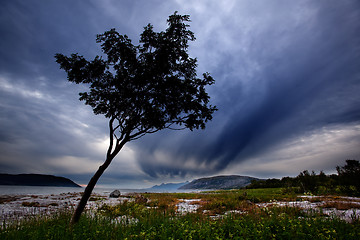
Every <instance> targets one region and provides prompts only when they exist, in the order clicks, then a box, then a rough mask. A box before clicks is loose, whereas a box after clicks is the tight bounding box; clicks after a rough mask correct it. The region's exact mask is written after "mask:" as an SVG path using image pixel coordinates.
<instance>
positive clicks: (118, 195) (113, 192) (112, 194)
mask: <svg viewBox="0 0 360 240" xmlns="http://www.w3.org/2000/svg"><path fill="white" fill-rule="evenodd" d="M120 195H121V193H120V191H119V190H114V191H112V192H111V193H110V197H111V198H118V197H120Z"/></svg>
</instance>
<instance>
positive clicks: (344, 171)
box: [336, 160, 360, 194]
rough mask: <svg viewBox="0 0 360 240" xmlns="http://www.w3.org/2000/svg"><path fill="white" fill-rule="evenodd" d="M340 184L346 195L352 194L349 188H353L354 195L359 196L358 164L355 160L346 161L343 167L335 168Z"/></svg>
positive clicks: (359, 169)
mask: <svg viewBox="0 0 360 240" xmlns="http://www.w3.org/2000/svg"><path fill="white" fill-rule="evenodd" d="M336 170H337V172H338V175H339V181H340V183H341V184H342V185H343V186H344V187H345V191H346V192H347V193H353V191H352V190H351V186H354V187H355V190H356V192H357V193H356V194H360V162H359V161H357V160H346V164H345V166H343V167H340V166H337V167H336Z"/></svg>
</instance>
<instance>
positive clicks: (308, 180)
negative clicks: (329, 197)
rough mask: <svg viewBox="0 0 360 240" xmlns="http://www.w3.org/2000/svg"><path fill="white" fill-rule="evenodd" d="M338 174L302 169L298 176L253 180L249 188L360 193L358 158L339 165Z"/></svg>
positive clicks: (324, 192) (317, 192)
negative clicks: (317, 172)
mask: <svg viewBox="0 0 360 240" xmlns="http://www.w3.org/2000/svg"><path fill="white" fill-rule="evenodd" d="M336 170H337V172H338V175H335V174H332V175H326V174H325V173H324V172H322V171H321V172H320V173H319V174H316V173H315V172H314V171H312V172H311V173H309V171H308V170H304V171H302V172H301V173H300V174H299V175H298V176H297V177H294V178H291V177H283V178H282V179H276V178H272V179H267V180H260V181H253V182H252V183H251V184H250V185H249V186H247V188H278V187H283V188H288V189H292V190H295V191H297V192H311V193H314V194H315V193H316V194H330V193H337V194H339V193H340V194H341V193H342V194H346V195H354V196H359V195H360V163H359V161H357V160H346V164H345V166H343V167H341V166H337V167H336Z"/></svg>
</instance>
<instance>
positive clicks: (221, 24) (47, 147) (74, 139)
mask: <svg viewBox="0 0 360 240" xmlns="http://www.w3.org/2000/svg"><path fill="white" fill-rule="evenodd" d="M359 5H360V4H359V2H358V1H355V0H346V1H335V0H334V1H327V2H326V3H322V2H314V1H301V2H297V3H291V4H290V3H285V2H283V1H272V2H271V3H269V2H267V1H262V2H254V1H242V2H238V1H221V2H219V1H213V2H211V3H208V4H203V3H200V2H191V3H190V2H187V3H186V4H184V3H183V2H182V1H181V0H179V1H156V2H155V3H154V2H153V1H151V2H149V1H125V0H124V1H103V2H99V1H89V2H88V3H87V4H84V3H82V2H80V1H67V0H66V1H57V2H56V1H46V2H44V1H40V0H34V1H31V2H24V1H17V0H15V1H3V3H2V8H1V9H0V33H1V36H2V38H1V39H0V46H1V48H0V151H1V152H2V156H1V157H0V172H12V173H20V172H36V173H40V172H42V173H50V174H61V175H64V176H68V177H71V178H72V179H74V180H75V181H77V182H78V183H81V184H85V183H86V182H87V180H88V179H89V178H90V176H91V175H92V173H93V172H94V171H95V170H96V168H97V167H98V165H99V164H101V162H102V160H103V158H104V155H105V152H106V147H107V146H106V145H107V134H108V130H107V123H106V119H104V118H103V117H102V116H94V115H93V114H92V111H91V108H89V107H88V106H84V105H83V103H81V102H79V101H78V96H77V93H78V92H79V91H80V90H81V89H82V86H74V85H72V84H70V83H67V82H66V75H65V73H64V72H62V71H61V70H59V68H58V66H57V64H56V63H55V61H54V54H55V53H58V52H60V53H64V54H70V53H73V52H78V53H80V54H82V55H84V56H86V57H94V56H95V55H96V54H99V53H100V52H99V46H98V45H97V44H96V43H95V36H96V34H98V33H102V32H104V31H106V30H108V29H110V28H113V27H116V28H117V29H118V30H119V31H120V32H121V33H124V34H127V35H129V36H130V38H131V39H133V41H134V43H136V42H137V41H138V36H139V34H140V32H141V31H142V29H143V26H145V25H146V24H147V23H149V22H150V23H152V24H153V25H154V26H155V29H156V30H157V31H161V30H164V29H165V28H166V21H165V20H166V18H167V16H169V15H170V14H172V13H173V12H174V11H175V10H179V12H180V13H181V14H190V15H191V18H192V20H193V22H192V23H191V27H192V30H193V31H194V32H195V34H196V37H197V41H196V42H194V43H193V44H192V45H191V46H190V51H191V55H193V56H196V57H198V62H199V73H201V72H205V71H208V72H210V73H211V74H212V76H213V77H214V78H215V80H216V84H215V85H214V86H212V87H209V89H208V90H209V92H210V95H211V97H212V103H213V104H215V105H217V106H218V108H219V111H218V112H216V113H215V115H214V119H213V121H212V122H209V123H208V124H207V129H206V130H205V131H193V132H191V131H188V130H185V131H170V130H165V131H162V132H159V133H156V134H152V135H148V136H145V137H144V138H142V139H139V140H138V141H136V142H133V143H131V144H129V145H128V146H127V148H126V149H125V150H124V151H122V152H121V153H120V155H119V156H118V157H117V159H115V160H114V162H113V164H112V167H111V168H110V169H109V170H108V171H107V172H106V173H105V174H104V176H103V178H102V180H101V184H103V185H109V184H110V185H111V184H120V185H122V186H126V184H129V185H131V186H135V185H136V182H138V184H139V185H142V184H145V185H146V184H150V185H151V183H155V182H156V183H157V181H162V180H164V179H168V180H169V181H171V179H177V180H179V181H180V180H182V179H191V178H193V177H195V176H206V175H215V174H219V173H231V174H251V175H255V176H256V175H258V176H262V177H272V176H281V175H287V174H294V172H295V173H296V172H298V171H301V170H303V169H304V168H311V167H314V168H315V170H317V169H318V170H321V169H331V168H333V167H334V166H336V164H342V161H344V160H345V159H347V158H360V152H359V150H358V148H356V146H358V144H359V143H360V135H359V132H360V129H359V125H360V115H359V112H360V111H359V110H360V109H359V106H360V98H359V94H358V92H359V90H360V84H359V83H360V67H359V66H360V65H359V63H360V34H359V33H360V24H359V22H360V6H359ZM323 143H327V145H326V144H323ZM312 146H314V147H312ZM336 146H339V147H336ZM310 159H313V161H310ZM314 159H316V160H314ZM295 166H296V167H295ZM117 180H118V181H117Z"/></svg>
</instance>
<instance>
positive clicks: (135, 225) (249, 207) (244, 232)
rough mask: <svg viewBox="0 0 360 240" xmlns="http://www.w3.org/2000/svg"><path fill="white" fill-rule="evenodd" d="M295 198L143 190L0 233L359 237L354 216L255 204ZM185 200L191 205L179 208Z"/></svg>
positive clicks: (264, 192) (262, 192) (251, 192)
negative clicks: (76, 215)
mask: <svg viewBox="0 0 360 240" xmlns="http://www.w3.org/2000/svg"><path fill="white" fill-rule="evenodd" d="M297 198H298V197H297V196H296V195H295V194H294V193H292V192H291V191H286V190H284V189H248V190H236V191H235V190H234V191H217V192H208V193H206V192H205V193H204V192H202V193H145V194H142V195H132V196H128V200H126V201H123V202H122V203H121V204H118V205H114V206H110V205H101V206H100V207H99V208H98V209H97V210H96V211H95V212H94V211H93V212H88V213H87V214H84V216H83V217H82V218H81V220H80V222H79V223H78V224H77V225H75V226H73V227H70V226H69V221H70V217H71V213H70V212H67V211H63V212H62V211H59V212H58V213H56V214H52V215H51V216H48V215H47V216H45V215H44V216H36V217H34V218H32V219H27V220H23V221H19V222H15V223H14V224H11V225H7V226H3V228H2V229H1V230H0V239H27V240H29V239H63V240H64V239H360V222H359V219H358V218H356V217H354V219H353V221H352V222H346V221H343V220H340V219H339V218H337V217H335V216H327V215H324V213H323V212H322V211H321V209H320V210H319V211H315V210H310V211H303V210H302V209H300V208H297V207H277V206H273V207H263V208H260V207H258V205H257V203H265V202H270V201H294V200H296V199H297ZM186 200H189V201H191V202H192V203H193V204H195V205H196V206H197V208H196V209H195V211H192V212H186V211H185V212H181V211H180V212H179V209H178V208H179V204H180V203H182V202H186ZM99 204H101V203H99Z"/></svg>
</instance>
